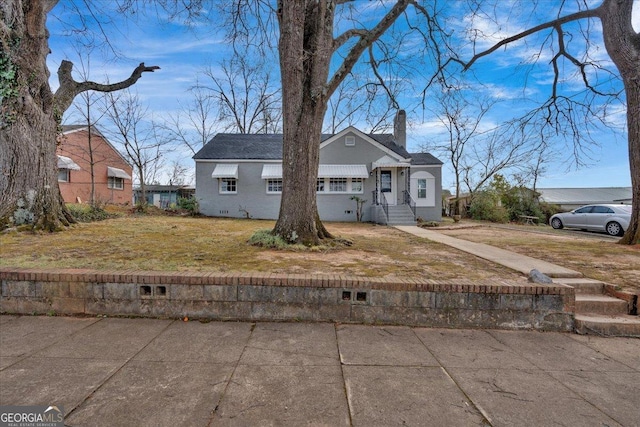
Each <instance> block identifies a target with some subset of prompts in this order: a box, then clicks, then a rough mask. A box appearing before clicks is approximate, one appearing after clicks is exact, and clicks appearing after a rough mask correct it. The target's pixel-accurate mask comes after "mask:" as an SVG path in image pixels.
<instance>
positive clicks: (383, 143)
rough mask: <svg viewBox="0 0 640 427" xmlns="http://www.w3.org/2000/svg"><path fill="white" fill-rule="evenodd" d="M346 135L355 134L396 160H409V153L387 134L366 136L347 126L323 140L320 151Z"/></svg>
mask: <svg viewBox="0 0 640 427" xmlns="http://www.w3.org/2000/svg"><path fill="white" fill-rule="evenodd" d="M348 133H355V134H356V135H358V136H359V137H360V138H362V139H364V140H365V141H367V142H368V143H369V144H371V145H373V146H377V147H378V148H379V149H381V150H382V151H384V152H386V153H387V154H390V155H392V156H393V157H396V158H397V159H398V160H401V159H408V158H409V153H408V152H407V150H406V149H405V148H404V147H402V146H400V145H398V144H396V142H395V140H394V139H393V135H392V134H388V133H371V134H366V133H363V132H361V131H359V130H358V129H356V128H355V127H353V126H349V127H348V128H346V129H344V130H342V131H340V132H338V133H337V134H335V135H331V136H330V137H329V138H327V139H323V141H322V143H321V144H320V149H322V148H323V147H326V146H327V145H329V144H331V143H332V142H335V141H338V140H340V139H341V138H342V137H344V136H345V135H346V134H348Z"/></svg>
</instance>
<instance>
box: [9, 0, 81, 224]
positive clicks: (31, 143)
mask: <svg viewBox="0 0 640 427" xmlns="http://www.w3.org/2000/svg"><path fill="white" fill-rule="evenodd" d="M6 1H7V0H4V1H3V3H4V4H3V5H2V6H0V14H1V16H0V18H1V23H0V25H1V27H0V44H1V46H0V47H1V49H2V56H3V57H4V60H3V62H2V67H3V70H2V71H7V70H12V71H13V72H14V74H13V78H12V79H7V80H3V88H2V93H3V99H2V110H1V114H2V116H1V117H0V229H2V228H5V227H8V226H11V225H21V224H28V225H31V226H33V227H34V228H38V229H45V230H55V229H59V228H61V227H62V226H64V225H68V224H69V222H70V221H72V218H71V216H70V215H69V214H68V212H67V211H66V209H65V207H64V204H63V203H62V198H61V196H60V190H59V188H58V177H57V161H56V135H57V120H56V119H57V117H56V113H57V112H56V111H55V110H54V108H53V94H52V93H51V89H50V87H49V83H48V78H49V72H48V70H47V66H46V58H47V55H48V53H49V46H48V42H47V39H48V33H47V30H46V26H45V23H46V16H47V13H48V12H49V10H50V9H51V8H52V7H53V5H54V4H55V2H54V1H48V2H47V1H36V0H33V1H30V0H24V1H22V0H8V2H6Z"/></svg>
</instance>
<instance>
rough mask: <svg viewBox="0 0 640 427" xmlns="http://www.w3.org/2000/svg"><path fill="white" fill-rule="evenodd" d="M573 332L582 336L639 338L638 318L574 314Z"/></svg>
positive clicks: (639, 325) (639, 320)
mask: <svg viewBox="0 0 640 427" xmlns="http://www.w3.org/2000/svg"><path fill="white" fill-rule="evenodd" d="M575 331H576V332H577V333H578V334H583V335H585V334H589V335H603V336H609V337H638V338H640V318H639V317H638V316H630V315H616V316H607V315H597V314H576V317H575Z"/></svg>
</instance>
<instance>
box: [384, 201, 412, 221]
mask: <svg viewBox="0 0 640 427" xmlns="http://www.w3.org/2000/svg"><path fill="white" fill-rule="evenodd" d="M416 224H417V223H416V219H415V217H414V216H413V212H412V211H411V208H410V207H409V206H407V205H399V206H389V218H388V220H387V225H416Z"/></svg>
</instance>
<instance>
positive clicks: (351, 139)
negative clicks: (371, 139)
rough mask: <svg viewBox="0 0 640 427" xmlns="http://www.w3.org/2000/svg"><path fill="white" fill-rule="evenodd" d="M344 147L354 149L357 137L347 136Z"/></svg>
mask: <svg viewBox="0 0 640 427" xmlns="http://www.w3.org/2000/svg"><path fill="white" fill-rule="evenodd" d="M344 145H345V146H347V147H353V146H355V145H356V137H355V136H345V137H344Z"/></svg>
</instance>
